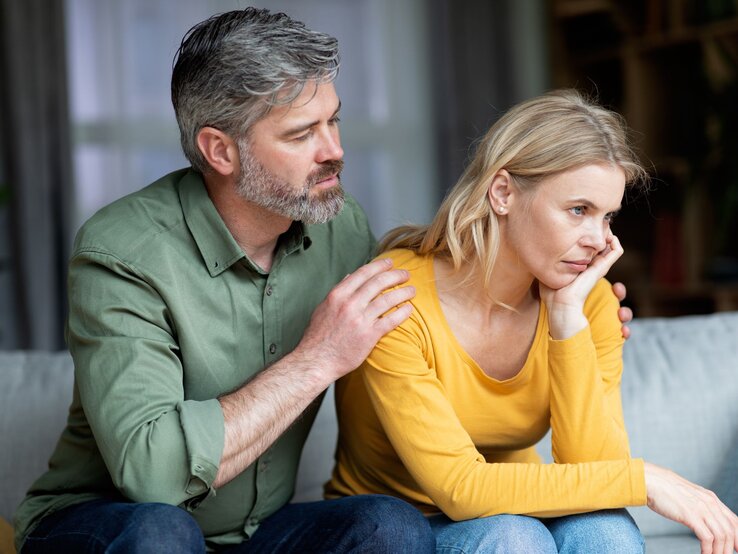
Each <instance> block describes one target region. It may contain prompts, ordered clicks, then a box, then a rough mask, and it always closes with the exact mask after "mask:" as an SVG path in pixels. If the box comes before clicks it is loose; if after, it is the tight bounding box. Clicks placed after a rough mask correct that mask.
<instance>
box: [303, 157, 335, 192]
mask: <svg viewBox="0 0 738 554" xmlns="http://www.w3.org/2000/svg"><path fill="white" fill-rule="evenodd" d="M341 171H343V160H330V161H327V162H324V163H323V164H322V165H321V166H320V167H319V168H318V169H316V170H315V171H314V172H313V173H311V174H310V175H308V178H307V184H308V186H309V187H311V188H312V187H313V186H314V185H315V184H317V183H318V182H320V181H322V180H323V179H327V178H328V177H331V176H332V175H338V174H340V173H341Z"/></svg>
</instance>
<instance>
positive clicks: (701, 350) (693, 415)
mask: <svg viewBox="0 0 738 554" xmlns="http://www.w3.org/2000/svg"><path fill="white" fill-rule="evenodd" d="M632 328H633V338H631V339H630V340H629V341H628V342H627V344H626V349H625V372H624V376H623V406H624V411H625V419H626V424H627V426H628V430H629V433H630V437H631V449H632V453H633V455H634V456H639V457H644V458H646V459H647V460H649V461H652V462H654V463H658V464H661V465H664V466H667V467H670V468H672V469H674V470H675V471H677V472H678V473H680V474H681V475H683V476H685V477H686V478H688V479H690V480H693V481H695V482H697V483H699V484H701V485H703V486H706V487H708V488H711V489H713V490H714V491H715V492H716V493H717V494H718V495H719V496H720V497H721V498H722V499H723V501H724V502H725V503H726V504H728V505H729V506H730V507H731V508H732V509H733V510H734V511H738V312H736V313H723V314H714V315H710V316H691V317H681V318H674V319H643V320H640V321H635V322H633V325H632ZM72 374H73V371H72V365H71V360H70V358H69V356H68V354H66V353H41V352H33V353H29V352H0V375H1V376H2V383H3V386H2V388H0V516H2V517H3V518H5V519H6V520H8V521H10V520H12V516H13V512H14V510H15V507H16V506H17V504H18V503H19V502H20V500H21V498H22V497H23V494H24V492H25V490H26V489H27V488H28V486H29V485H30V483H31V482H32V481H33V480H34V478H35V477H36V476H38V475H39V474H40V473H41V472H42V471H43V470H44V469H45V467H46V462H47V459H48V457H49V455H50V453H51V450H52V448H53V447H54V444H55V441H56V439H57V437H58V435H59V432H60V431H61V429H62V427H63V425H64V419H65V415H66V410H67V406H68V404H69V401H70V399H71V391H72ZM335 434H336V425H335V418H334V415H333V402H332V397H331V396H330V392H329V396H328V397H327V398H326V402H324V404H323V407H322V408H321V411H320V413H319V415H318V419H317V421H316V425H315V426H314V428H313V431H312V433H311V435H310V438H309V440H308V443H307V444H306V446H305V451H304V453H303V460H302V463H301V466H300V473H299V476H298V487H297V490H296V493H295V500H296V501H302V500H311V499H317V498H320V496H321V492H322V484H323V482H324V481H325V480H326V479H327V477H328V475H329V472H330V469H331V464H332V454H333V446H334V443H335ZM546 448H547V447H546V445H545V444H542V445H541V450H542V452H544V453H545V452H546ZM544 455H545V454H544ZM632 513H633V515H634V517H635V518H636V520H637V521H638V524H639V526H640V527H641V530H642V531H643V533H644V535H645V536H646V544H647V547H648V553H649V554H660V553H663V554H667V553H668V554H681V553H697V552H699V550H700V549H699V543H698V542H697V540H696V539H695V538H694V537H693V536H692V535H691V534H690V533H689V531H688V530H687V529H686V528H684V527H682V526H680V525H678V524H676V523H673V522H670V521H668V520H665V519H663V518H660V517H658V516H656V515H655V514H653V513H652V512H650V511H649V510H648V509H646V508H635V509H632Z"/></svg>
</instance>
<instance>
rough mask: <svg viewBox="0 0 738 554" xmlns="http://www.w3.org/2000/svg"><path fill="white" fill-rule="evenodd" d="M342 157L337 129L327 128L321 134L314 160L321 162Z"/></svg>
mask: <svg viewBox="0 0 738 554" xmlns="http://www.w3.org/2000/svg"><path fill="white" fill-rule="evenodd" d="M342 158H343V148H341V138H340V136H339V134H338V129H335V130H333V129H327V130H326V131H325V132H324V133H323V134H322V136H321V141H320V145H319V146H318V151H317V152H316V160H315V161H316V162H318V163H323V162H328V161H333V160H340V159H342Z"/></svg>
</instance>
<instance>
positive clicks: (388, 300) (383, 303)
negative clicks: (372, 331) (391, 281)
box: [366, 286, 415, 321]
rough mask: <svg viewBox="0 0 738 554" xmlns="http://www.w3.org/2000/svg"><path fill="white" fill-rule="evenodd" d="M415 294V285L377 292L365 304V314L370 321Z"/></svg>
mask: <svg viewBox="0 0 738 554" xmlns="http://www.w3.org/2000/svg"><path fill="white" fill-rule="evenodd" d="M414 296H415V287H413V286H406V287H400V288H397V289H394V290H390V291H387V292H384V293H381V294H379V295H378V296H377V297H375V298H374V299H373V300H372V301H371V302H370V303H369V306H367V309H366V315H367V317H369V318H370V319H371V320H372V321H373V320H374V319H377V318H379V317H381V316H382V314H384V313H386V312H388V311H389V310H391V309H392V308H395V307H397V306H399V305H400V304H402V303H403V302H407V301H408V300H410V299H411V298H413V297H414Z"/></svg>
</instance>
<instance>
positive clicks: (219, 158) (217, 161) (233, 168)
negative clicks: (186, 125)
mask: <svg viewBox="0 0 738 554" xmlns="http://www.w3.org/2000/svg"><path fill="white" fill-rule="evenodd" d="M197 147H198V148H199V149H200V153H202V155H203V156H204V157H205V159H206V160H207V162H208V164H210V167H212V168H213V170H214V171H216V172H217V173H220V174H221V175H232V174H234V173H236V172H237V171H238V168H239V167H240V159H239V152H238V145H237V144H236V142H235V141H234V140H233V139H232V138H231V137H230V136H228V135H227V134H226V133H224V132H223V131H220V130H218V129H216V128H215V127H203V128H202V129H200V131H198V133H197Z"/></svg>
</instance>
